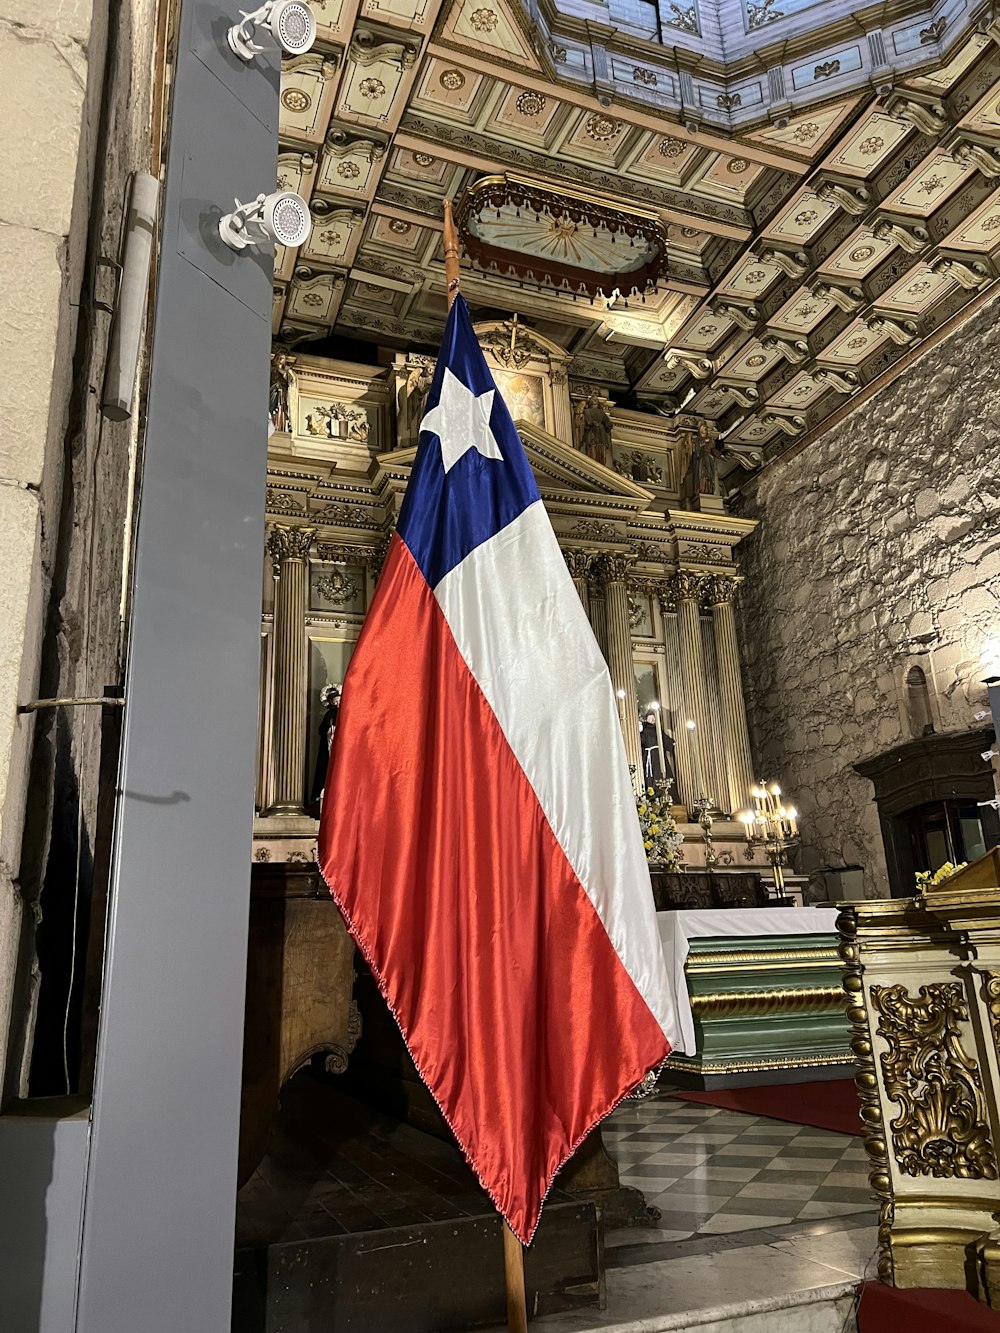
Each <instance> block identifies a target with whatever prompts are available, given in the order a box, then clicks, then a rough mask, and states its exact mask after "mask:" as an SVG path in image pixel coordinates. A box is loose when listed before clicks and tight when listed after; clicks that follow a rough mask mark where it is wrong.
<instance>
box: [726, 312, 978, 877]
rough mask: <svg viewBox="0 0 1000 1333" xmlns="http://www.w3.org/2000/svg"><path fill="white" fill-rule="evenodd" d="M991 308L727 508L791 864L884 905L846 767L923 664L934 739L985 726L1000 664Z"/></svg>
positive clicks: (748, 658)
mask: <svg viewBox="0 0 1000 1333" xmlns="http://www.w3.org/2000/svg"><path fill="white" fill-rule="evenodd" d="M998 359H1000V298H994V299H993V300H991V301H989V302H987V303H986V304H985V305H984V306H983V307H982V308H981V309H980V310H979V311H978V312H976V313H975V314H973V315H972V316H971V317H970V318H969V319H968V321H967V322H966V323H965V324H963V325H962V326H961V327H960V328H959V329H958V330H957V331H955V332H954V333H952V334H951V335H950V336H949V337H948V338H947V339H945V340H944V341H943V342H942V343H940V344H939V345H938V346H937V347H935V348H932V349H931V350H929V351H928V352H927V353H926V354H925V355H924V356H923V357H921V358H920V359H919V360H918V361H917V362H916V363H915V364H914V365H913V366H912V367H910V368H909V370H907V371H906V372H904V373H903V374H902V375H901V376H900V378H899V379H897V380H896V381H895V382H894V383H892V384H890V385H888V386H887V387H886V388H885V389H883V390H882V392H880V393H878V394H877V395H875V396H874V397H873V398H872V399H870V400H869V401H868V402H867V403H864V404H862V405H861V406H860V407H859V408H857V409H856V410H855V411H854V412H853V413H852V414H851V415H850V416H848V417H847V418H846V419H845V420H844V421H842V422H841V423H840V424H838V425H837V426H835V427H834V428H833V429H831V430H830V431H828V432H827V433H826V434H825V435H823V436H822V437H821V438H820V439H818V440H817V441H816V442H815V443H813V444H811V445H809V446H808V447H807V448H806V449H805V450H804V451H803V452H801V453H799V454H798V455H796V456H794V457H791V458H789V459H788V460H787V461H782V462H778V463H777V464H775V465H774V466H772V467H770V468H768V469H767V470H765V471H764V472H763V473H762V474H761V475H760V476H759V477H758V478H757V479H756V481H755V482H754V483H753V484H752V485H751V487H750V488H748V491H747V493H746V494H745V496H744V500H743V502H742V505H741V509H740V512H741V513H743V514H744V515H745V516H746V517H750V518H758V519H760V520H761V525H760V527H759V528H758V530H757V532H756V533H755V534H754V536H753V537H752V538H751V539H750V540H749V541H746V542H744V543H742V544H741V546H740V547H739V555H740V557H741V572H742V573H743V574H744V575H745V577H746V582H745V584H744V586H743V588H742V590H741V632H742V644H743V654H744V657H743V661H744V667H745V679H746V693H747V705H748V712H749V717H750V725H751V731H752V737H753V741H754V754H755V757H756V758H757V762H758V766H759V771H760V772H761V775H762V776H764V777H772V776H773V777H774V778H775V779H777V780H778V781H779V782H781V784H782V787H783V788H784V789H785V790H786V791H788V792H789V793H791V795H792V797H793V799H794V800H795V801H796V803H797V804H798V806H799V808H800V810H801V812H802V817H803V820H802V822H803V841H802V847H801V849H800V850H799V852H798V853H797V854H796V858H795V859H796V868H797V869H800V870H802V871H805V872H808V873H809V874H810V875H811V876H813V877H814V878H813V887H814V888H815V889H817V890H818V889H819V886H820V884H821V880H820V877H819V876H818V875H817V874H816V872H817V870H818V868H819V867H821V866H828V865H834V866H836V865H845V864H847V865H851V864H854V865H862V866H863V867H864V870H865V892H866V894H867V895H868V896H870V897H877V896H882V895H885V894H887V893H888V882H887V877H886V866H885V855H884V851H883V846H882V839H881V834H880V831H879V824H878V818H877V813H876V808H875V804H874V799H873V788H872V785H871V783H870V782H869V781H868V780H867V779H865V778H862V777H859V776H858V775H857V774H856V773H854V771H853V765H854V764H856V763H857V762H858V761H859V760H860V759H863V758H868V757H870V756H873V755H876V754H880V753H882V752H884V751H886V750H888V749H890V748H891V747H893V746H895V745H898V744H901V743H903V742H904V741H908V740H910V739H912V737H913V736H914V734H916V733H915V730H914V728H913V725H912V724H911V716H910V713H909V712H908V710H907V703H906V698H907V696H906V691H905V688H904V680H905V677H906V674H907V671H908V670H909V669H910V667H911V666H915V665H916V666H920V668H921V670H923V672H924V674H925V676H926V678H927V682H928V687H929V692H930V696H931V718H932V721H933V722H934V725H935V729H936V730H937V731H955V730H959V729H966V728H973V727H976V726H982V725H983V724H982V723H981V722H980V723H976V722H975V721H974V720H973V714H974V713H975V712H977V711H979V710H980V709H985V708H986V707H987V702H986V691H985V688H984V686H983V685H982V684H981V683H980V682H981V678H982V676H983V674H984V667H985V666H986V665H988V662H989V660H990V659H993V660H996V659H997V657H998V656H1000V652H998V650H1000V521H998V520H1000V462H998V459H1000V447H998V436H1000V380H998V378H997V373H996V367H997V364H998Z"/></svg>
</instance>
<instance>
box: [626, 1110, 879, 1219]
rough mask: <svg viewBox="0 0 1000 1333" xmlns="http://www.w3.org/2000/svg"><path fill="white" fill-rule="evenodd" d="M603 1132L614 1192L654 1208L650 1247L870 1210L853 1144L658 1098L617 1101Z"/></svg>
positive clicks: (862, 1159) (856, 1141) (859, 1151)
mask: <svg viewBox="0 0 1000 1333" xmlns="http://www.w3.org/2000/svg"><path fill="white" fill-rule="evenodd" d="M603 1134H604V1142H605V1144H606V1145H607V1149H608V1152H609V1153H610V1154H611V1156H612V1157H613V1158H614V1159H615V1160H616V1161H617V1163H618V1169H619V1175H620V1178H621V1182H622V1184H623V1185H635V1186H637V1187H638V1188H639V1189H641V1190H642V1192H643V1194H644V1195H645V1196H646V1202H647V1204H650V1205H652V1206H653V1207H655V1208H659V1210H660V1212H661V1214H662V1218H661V1221H660V1223H659V1226H658V1229H657V1232H656V1239H657V1240H661V1241H663V1240H678V1241H679V1240H683V1239H686V1238H687V1237H691V1236H695V1235H702V1236H711V1235H716V1236H723V1235H732V1234H733V1233H737V1232H742V1231H757V1230H760V1229H761V1228H766V1227H774V1226H782V1225H787V1224H788V1223H791V1222H817V1221H820V1220H826V1219H835V1218H837V1217H846V1216H847V1215H857V1214H860V1213H865V1212H868V1211H871V1212H872V1213H874V1210H875V1202H874V1199H873V1196H872V1194H871V1191H870V1189H869V1186H868V1169H867V1165H866V1161H867V1159H866V1156H865V1151H864V1148H863V1146H862V1141H861V1139H860V1138H856V1137H850V1136H848V1135H846V1134H834V1133H831V1132H830V1131H829V1130H822V1129H811V1128H809V1127H808V1126H801V1125H790V1124H785V1123H783V1122H782V1121H780V1120H766V1119H764V1118H763V1117H758V1116H751V1115H744V1114H741V1113H740V1112H737V1111H727V1110H723V1109H720V1108H718V1107H714V1106H701V1105H699V1104H697V1103H695V1102H682V1101H675V1100H672V1099H671V1098H670V1097H669V1096H665V1095H663V1094H659V1095H656V1096H654V1097H650V1098H647V1099H646V1100H644V1101H638V1102H626V1103H625V1104H624V1105H623V1106H622V1107H621V1108H620V1109H619V1110H618V1111H616V1112H615V1113H614V1115H613V1116H611V1117H610V1119H609V1120H607V1121H606V1122H605V1124H604V1130H603ZM650 1238H651V1239H652V1236H651V1237H650Z"/></svg>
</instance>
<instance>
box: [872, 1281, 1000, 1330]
mask: <svg viewBox="0 0 1000 1333" xmlns="http://www.w3.org/2000/svg"><path fill="white" fill-rule="evenodd" d="M858 1333H1000V1313H997V1311H996V1310H990V1309H989V1308H988V1307H987V1306H985V1305H980V1304H979V1302H978V1301H977V1300H976V1298H975V1297H974V1296H970V1295H969V1293H968V1292H967V1291H937V1290H932V1289H930V1288H928V1287H911V1288H910V1290H909V1291H897V1290H896V1289H895V1288H894V1287H883V1285H882V1283H881V1282H866V1283H865V1285H864V1287H863V1288H862V1290H861V1303H860V1305H859V1306H858Z"/></svg>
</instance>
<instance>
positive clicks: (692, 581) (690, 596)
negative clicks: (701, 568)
mask: <svg viewBox="0 0 1000 1333" xmlns="http://www.w3.org/2000/svg"><path fill="white" fill-rule="evenodd" d="M704 577H705V576H704V575H703V574H695V573H694V571H693V570H690V569H679V570H678V571H677V573H676V574H674V575H672V576H671V579H670V593H671V595H672V596H673V597H674V598H675V599H676V600H677V601H678V602H697V601H698V599H699V598H700V596H701V588H702V583H703V582H704Z"/></svg>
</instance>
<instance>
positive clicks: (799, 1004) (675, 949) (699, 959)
mask: <svg viewBox="0 0 1000 1333" xmlns="http://www.w3.org/2000/svg"><path fill="white" fill-rule="evenodd" d="M836 920H837V909H836V908H833V907H757V908H743V909H741V908H727V909H721V910H711V909H710V910H692V911H689V910H684V909H682V910H680V911H672V912H658V913H657V924H658V927H659V932H660V941H661V943H662V945H663V953H664V959H665V962H666V965H667V975H668V978H669V983H668V984H669V985H670V988H671V996H670V999H671V1002H672V1007H673V1010H674V1012H675V1013H676V1014H677V1020H678V1027H679V1030H680V1040H679V1042H678V1045H677V1047H676V1049H675V1050H674V1052H673V1054H672V1055H671V1057H670V1059H669V1060H668V1061H667V1070H668V1071H669V1075H670V1076H671V1077H672V1078H674V1079H677V1078H680V1079H681V1081H683V1082H689V1081H690V1082H693V1083H696V1084H698V1085H699V1086H705V1087H712V1086H725V1085H730V1086H736V1085H739V1084H744V1085H745V1084H754V1083H778V1082H802V1081H805V1080H808V1079H816V1078H824V1077H831V1078H832V1077H845V1076H846V1075H847V1074H848V1073H849V1067H850V1065H851V1062H852V1056H851V1051H850V1044H849V1030H848V1025H847V1019H846V1015H845V1008H846V1001H845V998H844V994H843V991H842V989H841V983H840V959H839V955H838V952H837V946H838V941H837V932H836Z"/></svg>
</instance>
